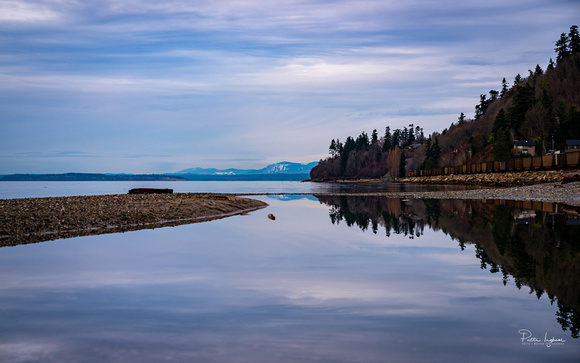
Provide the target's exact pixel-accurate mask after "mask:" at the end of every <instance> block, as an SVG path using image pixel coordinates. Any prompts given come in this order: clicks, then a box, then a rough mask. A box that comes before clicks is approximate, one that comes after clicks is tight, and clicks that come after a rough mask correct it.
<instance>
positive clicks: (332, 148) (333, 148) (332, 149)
mask: <svg viewBox="0 0 580 363" xmlns="http://www.w3.org/2000/svg"><path fill="white" fill-rule="evenodd" d="M328 151H329V153H330V155H331V156H332V157H334V156H335V155H336V141H334V139H332V141H331V142H330V146H329V147H328Z"/></svg>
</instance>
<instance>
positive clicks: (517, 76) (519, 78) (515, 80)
mask: <svg viewBox="0 0 580 363" xmlns="http://www.w3.org/2000/svg"><path fill="white" fill-rule="evenodd" d="M521 81H522V76H521V75H520V74H519V73H518V74H516V77H515V78H514V87H515V86H518V85H519V84H520V82H521Z"/></svg>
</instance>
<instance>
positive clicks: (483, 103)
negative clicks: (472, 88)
mask: <svg viewBox="0 0 580 363" xmlns="http://www.w3.org/2000/svg"><path fill="white" fill-rule="evenodd" d="M487 105H488V101H487V96H486V95H484V94H483V93H482V94H481V95H479V105H477V106H475V119H476V120H477V119H479V118H480V117H481V116H483V113H484V112H485V109H486V108H487Z"/></svg>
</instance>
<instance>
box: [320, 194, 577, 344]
mask: <svg viewBox="0 0 580 363" xmlns="http://www.w3.org/2000/svg"><path fill="white" fill-rule="evenodd" d="M317 198H318V199H319V201H320V202H321V203H324V204H325V205H328V206H329V207H330V212H329V216H330V221H331V222H332V224H340V223H345V224H346V225H348V226H356V227H358V228H360V229H361V230H363V231H367V230H369V229H370V231H372V233H375V234H377V233H379V232H380V233H385V234H386V236H387V237H389V236H390V235H391V234H400V235H404V236H407V237H409V238H419V237H421V236H422V235H423V233H424V230H425V227H426V226H427V227H428V228H430V229H432V230H435V231H438V230H440V231H442V232H443V233H445V234H447V235H449V236H450V237H451V238H452V239H453V240H455V241H457V242H458V247H459V248H461V250H464V249H465V247H466V244H474V247H475V256H476V257H477V258H478V259H479V261H480V263H481V268H482V269H486V270H488V271H489V272H490V273H493V274H495V273H501V274H502V281H503V284H504V285H507V284H508V282H509V281H513V283H514V285H515V286H516V287H517V288H518V289H522V288H523V287H524V286H525V287H527V288H529V289H530V294H535V296H536V297H537V298H538V299H540V298H541V297H542V296H543V295H546V296H547V298H548V299H549V300H550V303H551V304H556V305H557V307H558V311H557V313H556V320H557V321H558V323H559V324H560V326H561V327H562V329H563V330H564V331H570V334H571V336H572V337H573V338H578V337H579V336H580V287H579V286H580V258H579V257H580V244H579V243H578V241H579V239H578V236H579V235H580V219H579V218H578V210H575V208H574V207H569V206H563V205H556V204H552V203H536V202H534V203H532V202H516V201H489V200H488V201H474V200H433V199H425V200H420V199H413V200H401V199H388V198H383V197H377V196H365V197H360V196H317ZM381 231H382V232H381Z"/></svg>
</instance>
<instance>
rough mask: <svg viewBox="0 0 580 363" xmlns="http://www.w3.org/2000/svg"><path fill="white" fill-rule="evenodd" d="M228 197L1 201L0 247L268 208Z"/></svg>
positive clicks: (121, 196)
mask: <svg viewBox="0 0 580 363" xmlns="http://www.w3.org/2000/svg"><path fill="white" fill-rule="evenodd" d="M266 206H267V204H266V203H264V202H261V201H258V200H254V199H249V198H241V197H236V196H233V195H223V194H200V193H175V194H143V195H128V194H119V195H96V196H76V197H52V198H23V199H3V200H0V246H14V245H18V244H26V243H35V242H42V241H47V240H54V239H58V238H69V237H77V236H85V235H93V234H104V233H116V232H126V231H134V230H139V229H148V228H158V227H165V226H175V225H180V224H189V223H196V222H203V221H208V220H213V219H219V218H224V217H228V216H232V215H236V214H243V213H247V212H251V211H254V210H257V209H260V208H264V207H266Z"/></svg>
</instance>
